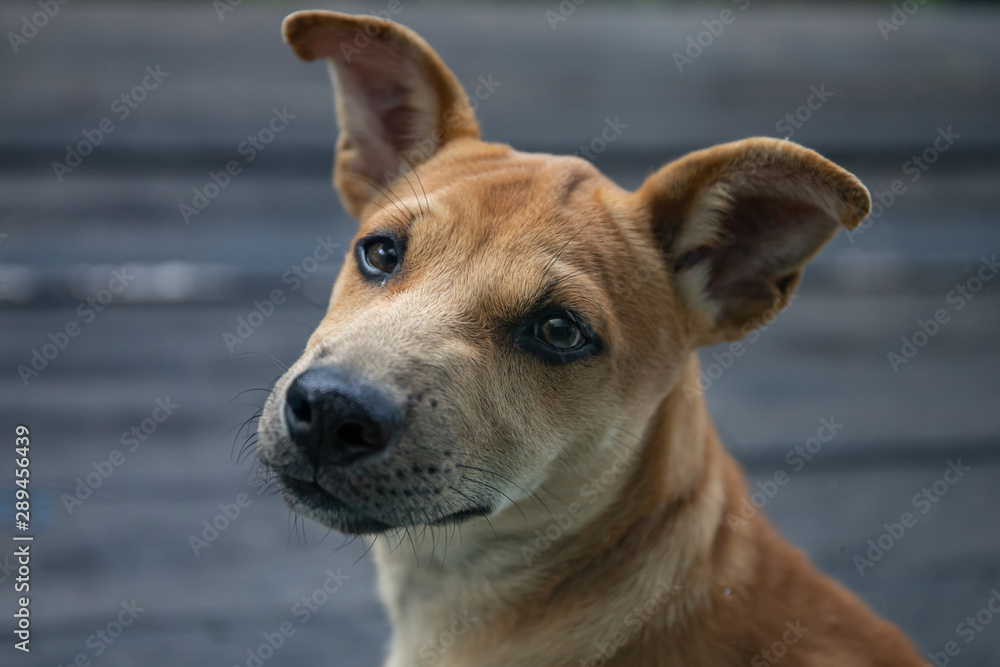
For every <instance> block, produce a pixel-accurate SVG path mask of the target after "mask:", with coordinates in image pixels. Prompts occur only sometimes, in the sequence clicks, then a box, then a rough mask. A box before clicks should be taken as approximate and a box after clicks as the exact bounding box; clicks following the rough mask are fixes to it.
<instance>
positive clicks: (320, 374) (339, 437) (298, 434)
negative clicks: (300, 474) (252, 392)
mask: <svg viewBox="0 0 1000 667" xmlns="http://www.w3.org/2000/svg"><path fill="white" fill-rule="evenodd" d="M401 421H402V419H401V417H400V414H399V409H398V408H397V407H396V405H395V404H394V403H393V402H392V401H390V400H389V398H388V397H386V396H385V394H383V393H382V392H381V391H379V390H378V389H377V388H376V387H374V386H372V385H371V384H369V383H367V382H365V381H363V380H360V379H359V378H356V377H352V376H351V375H348V374H346V373H344V372H343V371H341V370H340V369H338V368H335V367H331V366H317V367H314V368H310V369H309V370H307V371H305V372H304V373H302V375H300V376H298V377H297V378H295V379H294V380H292V384H291V385H289V387H288V391H287V392H286V394H285V422H286V423H287V424H288V433H289V435H290V436H291V438H292V441H293V442H294V443H295V444H296V445H298V446H299V447H301V448H302V449H303V450H304V451H305V452H306V453H307V455H308V456H309V458H310V460H311V461H312V462H313V464H314V465H319V464H321V463H327V464H332V465H348V464H351V463H354V462H355V461H358V460H360V459H362V458H364V457H366V456H369V455H371V454H374V453H376V452H380V451H382V450H383V449H385V448H386V447H388V446H389V445H390V444H391V443H392V441H393V440H394V438H395V436H396V434H397V433H398V432H399V426H400V422H401Z"/></svg>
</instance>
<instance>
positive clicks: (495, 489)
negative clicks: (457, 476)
mask: <svg viewBox="0 0 1000 667" xmlns="http://www.w3.org/2000/svg"><path fill="white" fill-rule="evenodd" d="M462 479H464V480H468V481H470V482H472V483H473V484H479V485H481V486H485V487H486V488H487V489H492V490H493V491H496V492H497V493H499V494H500V495H501V496H503V497H504V498H506V499H507V500H509V501H510V504H511V505H513V506H514V508H515V509H517V511H518V512H520V514H521V518H522V519H523V520H524V525H525V526H527V525H528V517H526V516H525V515H524V512H523V511H522V510H521V506H520V505H518V504H517V503H516V502H515V501H514V499H513V498H511V497H510V496H508V495H507V494H506V493H504V492H503V491H501V490H500V489H498V488H496V487H495V486H492V485H490V484H487V483H486V482H481V481H479V480H478V479H472V478H471V477H466V476H465V475H463V476H462Z"/></svg>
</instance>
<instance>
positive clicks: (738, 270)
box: [689, 196, 835, 303]
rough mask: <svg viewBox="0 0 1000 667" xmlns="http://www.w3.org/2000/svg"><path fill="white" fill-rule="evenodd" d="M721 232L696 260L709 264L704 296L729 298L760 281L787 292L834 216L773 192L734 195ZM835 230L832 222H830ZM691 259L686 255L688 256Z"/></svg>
mask: <svg viewBox="0 0 1000 667" xmlns="http://www.w3.org/2000/svg"><path fill="white" fill-rule="evenodd" d="M724 224H725V225H726V227H725V231H726V234H725V235H724V236H723V238H722V240H721V241H720V242H719V243H718V244H717V245H713V246H702V247H701V248H700V249H699V250H700V255H701V257H700V260H701V261H707V262H708V263H709V265H710V266H711V272H710V278H709V282H708V295H709V296H710V297H711V298H712V299H715V300H717V301H719V302H722V303H731V302H733V301H734V300H737V299H738V298H740V297H741V296H745V295H746V294H747V290H748V289H752V288H753V286H754V285H755V283H757V282H760V281H764V282H766V283H769V284H767V285H759V286H758V287H760V288H770V289H767V290H766V292H767V293H766V294H762V297H763V298H767V297H768V296H771V295H772V294H771V289H773V291H774V292H777V293H778V294H779V295H784V296H787V295H788V292H789V291H790V288H791V287H792V286H793V285H794V283H795V281H796V279H797V277H798V276H800V275H801V269H802V264H803V263H804V262H805V261H807V260H808V259H809V258H810V256H811V255H812V253H813V252H815V251H816V250H818V249H819V248H820V247H821V246H822V245H823V244H824V243H825V242H826V241H827V239H828V237H829V236H830V231H831V228H832V227H833V225H834V224H835V221H833V220H831V219H830V216H829V214H828V213H826V212H824V211H823V210H821V209H820V208H819V207H818V206H816V205H815V204H811V203H809V202H795V201H783V200H779V199H776V198H773V197H753V196H751V197H737V198H736V199H735V200H734V201H733V202H732V204H731V208H730V210H729V211H728V212H727V215H726V216H725V218H724ZM833 228H834V229H835V227H833ZM689 261H691V260H689Z"/></svg>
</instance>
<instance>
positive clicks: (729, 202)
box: [635, 138, 871, 345]
mask: <svg viewBox="0 0 1000 667" xmlns="http://www.w3.org/2000/svg"><path fill="white" fill-rule="evenodd" d="M635 196H636V197H637V198H638V204H639V206H640V207H641V209H642V210H643V211H645V212H646V213H647V214H648V216H649V219H650V223H651V224H652V225H653V230H654V233H655V236H656V237H657V239H658V241H659V242H660V244H661V247H662V250H663V256H664V257H665V258H666V262H667V268H668V269H669V270H670V272H671V274H672V276H673V279H674V286H675V289H676V291H677V293H678V297H679V299H680V300H681V302H682V305H683V306H684V307H686V308H687V309H688V311H689V312H690V314H691V318H690V320H691V321H692V322H693V331H692V334H693V336H694V339H695V343H696V344H697V345H710V344H712V343H717V342H719V341H722V340H737V339H739V338H742V337H743V336H745V335H746V334H748V333H749V332H750V331H751V330H753V329H755V328H756V327H758V326H760V325H761V324H765V323H766V322H767V321H768V320H769V319H770V318H771V317H773V314H774V312H775V311H776V310H777V309H780V308H782V307H783V306H784V305H785V304H787V303H788V299H789V297H790V296H791V293H792V290H793V289H794V288H795V286H796V285H797V284H798V282H799V279H800V278H801V277H802V269H803V267H804V265H805V264H806V262H807V261H808V260H809V259H810V258H811V257H812V256H813V255H814V254H816V252H818V251H819V249H820V248H821V247H822V246H823V245H824V244H825V243H826V242H827V241H829V240H830V239H831V238H832V237H833V235H834V234H835V233H836V232H837V230H838V229H839V228H840V226H844V227H847V228H848V229H852V228H854V227H856V226H857V225H858V224H859V223H860V222H861V221H862V220H863V219H864V218H865V216H866V215H868V211H869V208H870V206H871V199H870V198H869V196H868V191H867V190H866V189H865V187H864V186H863V185H861V183H860V182H859V181H858V179H856V178H855V177H854V176H852V175H851V174H850V173H848V172H847V171H845V170H843V169H841V168H840V167H838V166H837V165H835V164H833V163H832V162H830V161H828V160H826V159H825V158H823V157H822V156H820V155H819V154H818V153H814V152H813V151H810V150H808V149H806V148H803V147H801V146H799V145H797V144H793V143H791V142H789V141H783V140H779V139H765V138H756V139H746V140H743V141H737V142H734V143H731V144H723V145H720V146H716V147H714V148H710V149H708V150H704V151H699V152H697V153H692V154H690V155H687V156H685V157H683V158H681V159H679V160H677V161H676V162H672V163H670V164H668V165H667V166H665V167H663V168H662V169H660V170H659V171H658V172H656V173H655V174H653V175H652V176H650V177H649V178H648V179H646V182H645V183H643V185H642V187H640V188H639V190H638V191H637V192H636V194H635Z"/></svg>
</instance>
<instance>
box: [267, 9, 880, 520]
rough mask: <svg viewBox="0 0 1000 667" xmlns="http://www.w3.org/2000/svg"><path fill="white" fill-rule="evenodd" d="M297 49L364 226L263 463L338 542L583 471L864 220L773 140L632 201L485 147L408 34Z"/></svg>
mask: <svg viewBox="0 0 1000 667" xmlns="http://www.w3.org/2000/svg"><path fill="white" fill-rule="evenodd" d="M285 36H286V39H287V40H288V41H289V42H290V43H291V45H292V46H293V48H294V49H295V50H296V52H297V53H298V54H299V55H300V56H301V57H303V58H305V59H308V60H312V59H315V58H319V57H325V58H327V59H328V60H329V61H330V63H331V65H332V71H333V75H334V82H335V87H336V90H337V111H338V118H339V121H340V128H341V136H340V140H339V143H338V156H337V164H336V169H335V182H336V185H337V187H338V190H339V191H340V193H341V196H342V198H343V201H344V203H345V206H346V207H347V209H348V210H349V211H350V212H351V213H353V214H354V215H355V216H357V217H358V219H359V220H360V221H361V225H360V229H359V232H358V234H357V236H356V237H355V239H354V242H353V244H352V247H351V248H350V250H349V252H348V254H347V257H346V258H345V262H344V266H343V268H342V270H341V273H340V276H339V277H338V279H337V282H336V284H335V285H334V288H333V295H332V297H331V300H330V306H329V311H328V313H327V315H326V317H325V318H324V319H323V321H322V323H321V324H320V326H319V328H318V329H317V330H316V332H315V333H314V334H313V336H312V337H311V338H310V340H309V343H308V345H307V347H306V350H305V352H304V353H303V355H302V357H301V358H300V359H299V360H298V362H296V363H295V364H294V365H293V366H292V368H291V369H290V370H289V371H288V372H287V373H286V374H285V375H284V376H283V377H282V378H281V379H280V380H279V382H278V383H277V385H276V386H275V389H274V391H273V392H272V395H271V396H270V398H269V399H268V402H267V405H266V406H265V410H264V414H263V417H262V420H261V425H260V429H259V431H260V444H259V447H258V456H259V458H260V459H261V461H262V462H263V463H264V464H265V465H267V466H269V467H270V468H271V469H272V470H273V471H274V472H275V474H277V475H278V477H279V480H280V483H281V485H282V489H283V492H284V494H285V498H286V500H287V501H288V502H289V503H290V504H291V505H292V507H293V508H294V509H295V510H296V511H298V512H300V513H302V514H305V515H307V516H310V517H312V518H314V519H316V520H317V521H319V522H321V523H324V524H326V525H328V526H331V527H333V528H336V529H338V530H341V531H344V532H350V533H378V532H383V531H386V530H390V529H392V528H396V527H401V526H411V525H419V524H442V523H449V522H459V521H463V520H466V519H469V518H470V517H474V516H478V515H494V514H497V513H500V512H503V511H505V510H506V509H507V508H508V506H509V505H510V504H511V503H512V502H513V501H516V500H517V499H518V498H523V497H525V496H526V495H528V494H530V493H531V492H532V491H534V490H535V489H537V488H538V486H539V485H541V484H543V483H544V482H545V481H546V480H547V479H549V478H551V477H552V476H553V475H556V474H558V473H560V472H564V471H567V470H573V469H574V468H577V467H582V465H583V462H585V461H586V460H588V459H589V458H590V457H593V456H594V455H595V453H597V452H600V451H602V450H605V449H606V448H608V447H609V446H611V442H612V440H613V434H614V432H615V430H616V429H620V428H623V427H624V428H634V429H641V428H642V425H641V424H639V425H638V426H637V425H636V424H635V423H634V420H636V419H639V418H640V417H641V416H642V415H648V411H649V408H650V406H655V404H656V403H657V402H659V400H661V399H662V398H663V396H664V395H666V393H668V392H669V391H671V390H672V389H673V388H674V386H675V385H676V384H677V382H678V376H679V373H680V369H681V368H682V366H683V365H684V363H685V361H686V360H687V358H688V357H689V355H690V354H691V351H692V349H693V348H694V347H696V346H698V345H702V344H707V343H712V342H717V341H720V340H735V339H737V338H739V337H740V336H742V335H744V334H745V333H747V332H748V331H749V328H752V326H755V325H754V322H755V321H757V320H758V319H759V318H760V317H761V316H762V314H763V313H765V312H766V311H767V310H768V309H773V308H780V306H781V305H783V304H784V303H786V302H787V299H788V297H789V295H790V292H791V290H792V288H793V287H794V285H795V284H796V283H797V281H798V279H799V277H800V275H801V270H802V266H803V264H804V263H805V262H806V261H807V260H808V258H809V257H810V256H811V255H813V254H814V253H815V252H816V251H817V250H818V249H819V247H820V246H822V244H823V243H825V242H826V241H827V240H828V239H829V238H830V237H831V236H832V235H833V233H835V231H836V230H837V228H838V226H839V225H847V226H853V225H856V224H857V223H858V222H860V220H861V219H862V218H863V217H864V215H866V213H867V210H868V195H867V192H866V191H865V190H864V188H863V187H862V186H861V185H860V183H858V182H857V181H856V179H854V177H852V176H851V175H850V174H848V173H847V172H844V171H843V170H841V169H840V168H838V167H836V166H835V165H833V164H831V163H829V162H827V161H826V160H824V159H823V158H821V157H820V156H818V155H816V154H815V153H812V152H810V151H807V150H806V149H803V148H801V147H798V146H796V145H794V144H790V143H788V142H780V141H776V140H767V139H757V140H747V141H744V142H738V143H736V144H728V145H724V146H719V147H716V148H714V149H711V150H709V151H702V152H700V153H695V154H692V155H690V156H687V157H685V158H683V159H681V160H679V161H677V162H674V163H672V164H670V165H667V166H666V167H664V168H663V169H661V170H660V171H659V172H657V173H656V174H654V175H653V176H651V177H650V178H649V179H648V180H647V181H646V183H645V184H644V185H643V186H642V188H640V189H639V190H638V191H637V192H635V193H629V192H625V191H623V190H621V189H620V188H618V187H617V186H616V185H614V184H613V183H612V182H610V181H609V180H608V179H606V178H605V177H604V176H602V175H601V174H600V173H599V172H598V171H597V170H596V169H595V168H594V167H593V166H592V165H591V164H590V163H588V162H586V161H584V160H581V159H578V158H570V157H554V156H549V155H531V154H524V153H518V152H516V151H513V150H511V149H510V148H508V147H506V146H500V145H495V144H486V143H483V142H481V141H479V133H478V128H477V126H476V123H475V119H474V116H473V113H472V109H471V108H470V106H469V104H468V101H467V99H466V97H465V96H464V94H463V93H462V91H461V88H460V87H459V85H458V84H457V82H456V80H455V78H454V76H453V75H452V74H451V72H449V71H448V70H447V69H446V68H445V67H444V65H443V64H441V62H440V60H438V58H437V56H436V55H435V54H434V53H433V51H431V49H430V47H428V46H427V45H426V43H424V42H423V40H421V39H420V38H419V37H417V36H416V35H414V34H413V33H412V32H410V31H409V30H407V29H405V28H402V27H401V26H398V25H395V24H391V23H388V22H384V21H381V20H378V19H373V18H370V17H352V16H345V15H341V14H333V13H329V12H306V13H299V14H294V15H292V16H291V17H289V19H288V20H286V23H285Z"/></svg>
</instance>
